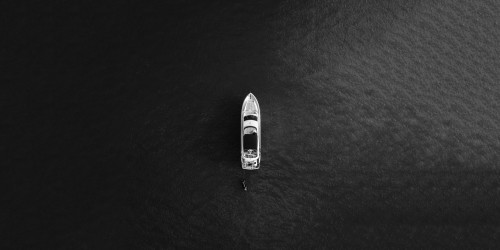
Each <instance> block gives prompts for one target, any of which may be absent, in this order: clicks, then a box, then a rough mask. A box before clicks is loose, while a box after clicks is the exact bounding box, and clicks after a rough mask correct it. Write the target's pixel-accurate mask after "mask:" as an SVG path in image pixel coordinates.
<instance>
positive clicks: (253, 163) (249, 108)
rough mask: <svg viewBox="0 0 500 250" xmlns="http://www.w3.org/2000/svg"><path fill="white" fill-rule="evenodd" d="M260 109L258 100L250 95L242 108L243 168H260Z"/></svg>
mask: <svg viewBox="0 0 500 250" xmlns="http://www.w3.org/2000/svg"><path fill="white" fill-rule="evenodd" d="M260 142H261V137H260V108H259V102H258V101H257V98H255V96H254V95H253V94H252V93H250V94H248V95H247V97H246V98H245V101H243V106H242V108H241V167H242V168H243V169H247V170H255V169H259V168H260V158H261V155H260Z"/></svg>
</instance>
